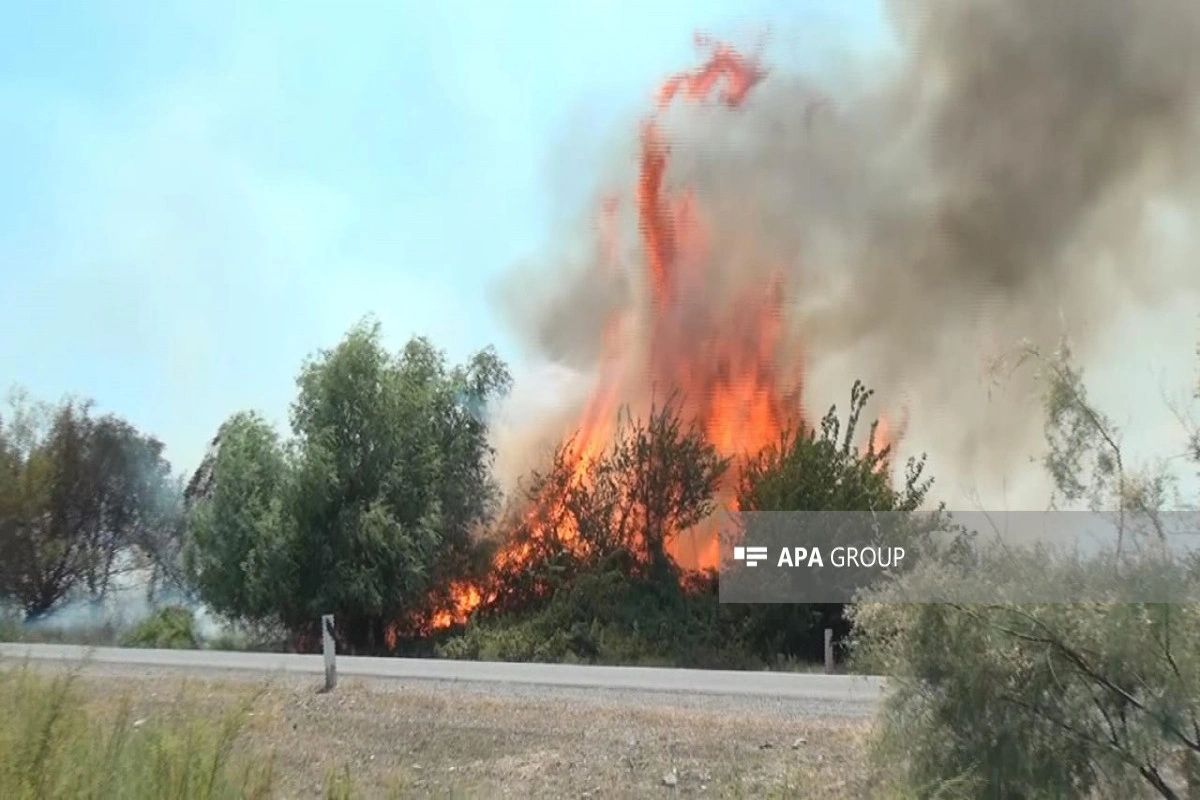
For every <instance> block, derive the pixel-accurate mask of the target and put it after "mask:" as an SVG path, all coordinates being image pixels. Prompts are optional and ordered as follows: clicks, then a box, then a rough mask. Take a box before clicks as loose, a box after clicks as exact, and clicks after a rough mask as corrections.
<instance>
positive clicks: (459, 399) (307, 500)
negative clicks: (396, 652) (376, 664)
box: [189, 323, 509, 652]
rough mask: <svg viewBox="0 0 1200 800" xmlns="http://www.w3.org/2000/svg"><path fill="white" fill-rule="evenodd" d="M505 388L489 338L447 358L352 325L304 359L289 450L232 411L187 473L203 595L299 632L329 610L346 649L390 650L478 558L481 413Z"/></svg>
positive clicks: (486, 491) (491, 490)
mask: <svg viewBox="0 0 1200 800" xmlns="http://www.w3.org/2000/svg"><path fill="white" fill-rule="evenodd" d="M508 385H509V375H508V371H507V369H506V367H505V365H504V364H503V363H502V362H501V361H500V359H499V358H498V357H497V356H496V354H495V353H494V352H493V351H491V350H490V349H489V350H484V351H482V352H480V353H477V354H475V355H474V356H473V357H472V358H470V359H469V360H468V362H467V363H466V364H463V365H458V366H449V365H448V364H447V363H446V359H445V355H444V354H443V353H442V352H440V351H438V350H437V349H435V348H434V347H433V346H432V345H431V344H430V343H429V342H428V341H427V340H425V339H423V338H414V339H412V340H410V341H409V342H408V343H407V344H406V345H405V347H404V348H403V349H402V350H401V352H400V353H398V354H392V353H389V352H388V351H387V350H386V349H385V348H384V346H383V344H382V341H381V332H380V327H379V325H378V324H368V323H363V324H360V325H358V326H356V327H355V328H353V329H352V330H351V331H350V332H349V333H348V334H347V335H346V337H345V338H344V339H343V340H342V342H340V343H339V344H338V345H337V346H336V347H335V348H333V349H331V350H327V351H323V352H321V353H319V354H317V356H315V357H314V358H312V359H310V360H309V361H308V362H307V363H306V364H305V365H304V366H303V368H302V369H301V371H300V374H299V377H298V378H297V386H298V394H297V397H296V400H295V402H294V403H293V406H292V413H291V423H292V433H293V438H292V440H291V441H290V442H289V443H288V444H287V445H286V447H281V446H280V445H279V444H278V442H277V441H276V439H275V438H274V436H273V434H271V433H270V431H269V430H268V429H267V428H266V426H265V425H264V424H263V423H262V422H261V420H257V419H254V418H240V421H239V420H236V419H235V420H234V421H231V423H229V424H228V425H227V429H225V430H223V431H222V433H221V435H219V436H218V446H217V447H216V455H215V456H214V457H213V458H212V459H210V460H209V461H208V462H207V463H206V464H205V465H203V466H202V470H201V472H200V473H198V474H197V476H196V477H195V478H193V481H192V490H191V496H192V497H193V498H194V499H193V506H194V509H193V512H192V518H193V523H192V527H193V530H194V533H193V537H192V546H191V554H190V556H189V559H190V563H192V564H193V565H194V568H195V570H196V572H197V575H198V576H199V577H198V584H199V586H200V588H201V595H202V597H203V598H204V599H205V600H206V601H209V602H212V603H213V605H214V606H215V607H219V608H221V609H223V610H224V611H226V613H230V614H232V615H235V616H242V617H246V618H254V617H259V618H261V617H263V616H264V615H267V614H268V613H269V614H270V615H272V616H274V617H276V618H277V619H279V620H280V621H281V622H282V623H283V624H284V625H285V626H286V627H288V629H289V630H291V631H292V632H293V633H294V634H303V633H304V632H306V631H311V630H312V629H313V626H314V624H315V621H316V620H317V619H318V618H319V616H320V615H321V614H326V613H333V614H334V615H335V616H336V617H337V618H338V629H339V631H340V633H341V635H342V636H343V637H344V639H345V644H346V646H347V647H349V648H350V649H352V650H354V651H363V652H365V651H378V650H382V649H384V648H385V647H386V646H388V643H389V640H390V638H391V636H390V634H391V632H393V631H394V628H393V625H395V624H397V623H399V624H400V625H401V627H403V624H404V623H405V622H406V621H410V620H412V619H414V618H415V617H419V616H420V615H422V614H425V613H427V612H428V611H429V605H430V603H431V601H432V600H436V598H431V593H433V592H434V590H435V587H444V586H445V585H447V584H448V583H449V581H450V579H451V578H453V577H457V576H459V575H461V574H463V573H464V572H466V571H467V570H469V568H470V567H471V566H472V564H473V553H474V547H473V538H472V533H473V531H474V529H475V528H476V527H478V526H479V525H481V524H483V523H485V522H487V521H488V520H489V519H490V518H491V516H492V515H493V514H494V512H495V509H496V505H497V503H498V490H497V487H496V486H495V484H494V483H493V481H492V478H491V472H490V466H491V459H492V456H493V452H492V449H491V447H490V445H489V443H488V436H487V433H488V429H487V422H486V411H487V406H488V404H489V403H490V402H491V401H492V400H493V399H494V398H495V397H497V396H498V395H499V394H501V393H502V392H504V391H506V390H507V388H508ZM285 451H286V452H285ZM205 575H207V576H209V577H208V578H205V577H204V576H205Z"/></svg>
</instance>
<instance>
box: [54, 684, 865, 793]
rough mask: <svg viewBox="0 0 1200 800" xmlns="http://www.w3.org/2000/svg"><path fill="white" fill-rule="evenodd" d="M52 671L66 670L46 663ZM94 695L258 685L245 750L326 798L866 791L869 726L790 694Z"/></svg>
mask: <svg viewBox="0 0 1200 800" xmlns="http://www.w3.org/2000/svg"><path fill="white" fill-rule="evenodd" d="M45 669H54V668H53V667H45ZM80 685H81V686H83V687H85V688H86V690H87V691H88V693H89V695H90V697H91V698H92V702H94V703H96V704H97V706H99V707H105V706H109V705H115V704H116V703H117V702H119V701H120V700H121V698H122V697H125V696H128V697H131V698H132V700H133V703H134V709H135V713H136V714H137V715H138V717H139V718H143V719H146V720H150V719H152V718H153V717H154V716H155V715H159V714H166V713H169V712H170V710H171V709H172V708H173V707H175V704H176V703H177V702H178V699H179V698H180V696H181V693H182V696H185V697H186V698H188V702H189V703H190V704H194V706H193V707H195V708H196V709H197V710H198V711H200V713H205V714H209V713H211V714H214V715H217V714H220V713H222V711H223V710H226V709H233V708H235V707H236V706H237V704H238V703H239V702H242V701H244V700H245V699H246V698H247V697H248V696H249V695H252V694H253V693H255V692H257V691H261V692H262V693H261V695H259V696H258V697H257V698H256V700H255V702H254V705H253V709H252V712H251V713H252V714H253V716H251V717H250V718H249V726H248V728H247V730H246V733H245V738H244V739H243V740H242V742H243V747H244V748H245V749H244V750H243V753H242V755H243V756H249V757H253V758H266V757H268V756H269V757H270V758H272V759H273V763H274V773H275V775H276V777H277V779H276V790H277V796H279V797H283V798H310V797H321V796H323V792H324V790H325V787H326V785H327V780H328V778H329V775H330V774H331V773H334V772H338V771H340V772H341V774H343V775H348V776H349V777H350V778H351V780H352V782H353V785H354V788H355V790H356V791H355V796H358V797H371V798H374V797H455V798H493V797H523V798H552V797H553V798H557V797H574V798H646V797H676V796H687V797H744V798H764V797H765V798H770V797H779V798H782V797H797V798H859V797H865V796H867V795H868V794H869V792H868V787H867V781H866V772H867V770H866V766H865V763H864V759H863V756H864V748H865V739H866V737H867V734H868V733H869V727H870V723H869V722H868V721H865V720H862V719H853V718H828V717H826V718H822V717H819V716H811V715H808V714H804V713H797V712H796V710H795V709H792V708H789V707H787V706H786V704H784V703H772V702H771V701H770V700H769V699H767V700H766V701H765V702H764V701H762V700H759V701H757V702H748V701H742V700H739V699H738V698H722V699H720V701H719V702H713V701H712V699H707V700H706V699H701V698H695V697H691V698H689V697H688V696H686V695H675V696H673V697H669V696H656V697H655V698H651V699H646V698H632V699H631V698H628V697H618V696H616V695H615V694H614V695H612V696H603V695H597V693H595V692H590V693H589V692H585V691H582V690H553V691H552V690H545V691H540V690H538V689H537V688H536V687H534V688H532V689H531V690H528V691H524V692H506V691H504V690H503V689H500V688H499V687H481V686H478V685H469V684H462V685H460V684H429V683H416V682H414V683H399V682H392V681H363V680H354V679H343V681H342V682H341V684H340V685H339V686H338V688H337V690H336V691H335V692H333V693H331V694H322V693H319V692H318V691H317V687H316V686H315V685H314V683H313V681H312V679H308V678H297V677H287V676H274V677H270V678H264V677H262V676H261V675H260V676H251V675H232V674H221V675H207V674H205V675H203V676H202V677H199V678H197V677H194V676H191V675H187V676H185V675H182V674H180V673H171V672H169V671H159V672H152V671H139V672H138V673H137V674H130V673H128V672H127V671H126V672H120V671H115V670H113V669H112V668H109V669H107V670H106V669H102V668H100V667H91V668H89V669H87V670H85V671H84V672H83V674H82V676H81V678H80Z"/></svg>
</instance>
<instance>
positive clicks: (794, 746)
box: [792, 736, 808, 750]
mask: <svg viewBox="0 0 1200 800" xmlns="http://www.w3.org/2000/svg"><path fill="white" fill-rule="evenodd" d="M804 744H808V739H805V738H804V737H803V736H801V737H800V738H799V739H797V740H796V741H794V742H792V749H793V750H799V749H800V746H801V745H804Z"/></svg>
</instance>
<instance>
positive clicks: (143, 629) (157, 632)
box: [121, 606, 199, 650]
mask: <svg viewBox="0 0 1200 800" xmlns="http://www.w3.org/2000/svg"><path fill="white" fill-rule="evenodd" d="M121 646H122V647H152V648H159V649H165V650H191V649H196V648H197V647H199V639H198V637H197V636H196V617H195V615H194V614H193V613H192V612H191V610H190V609H188V608H184V607H183V606H168V607H166V608H161V609H159V610H158V611H155V612H154V613H153V614H151V615H150V616H149V617H147V618H146V619H144V620H142V622H140V623H139V624H138V625H137V626H136V627H134V629H133V630H131V631H130V632H129V633H127V634H126V635H125V636H124V637H123V638H122V639H121Z"/></svg>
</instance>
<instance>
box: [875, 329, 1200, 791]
mask: <svg viewBox="0 0 1200 800" xmlns="http://www.w3.org/2000/svg"><path fill="white" fill-rule="evenodd" d="M1020 355H1021V358H1020V362H1021V363H1032V364H1034V365H1035V366H1036V367H1037V368H1038V369H1039V372H1040V375H1041V378H1042V379H1043V381H1044V384H1043V385H1044V387H1045V396H1044V401H1045V406H1046V412H1047V413H1046V441H1047V448H1046V455H1045V458H1044V461H1043V464H1044V466H1045V468H1046V470H1047V472H1048V474H1049V475H1050V477H1051V478H1052V480H1053V482H1054V487H1055V493H1056V496H1057V498H1058V499H1059V501H1060V502H1068V503H1069V502H1075V503H1076V504H1081V505H1085V506H1087V507H1089V508H1091V509H1095V510H1101V511H1103V512H1105V513H1106V514H1107V515H1110V516H1111V517H1112V518H1113V521H1114V522H1115V523H1116V526H1117V533H1118V537H1117V542H1116V544H1115V547H1114V549H1113V550H1112V551H1111V552H1105V551H1101V552H1100V553H1098V554H1094V555H1086V556H1084V555H1080V556H1079V557H1077V558H1076V559H1075V560H1073V561H1064V560H1063V559H1061V558H1058V559H1047V558H1045V556H1044V554H1043V553H1039V552H1037V551H1033V550H1025V549H1022V548H1019V547H1016V546H1014V545H1012V544H1011V543H1002V544H999V545H995V546H993V547H992V548H991V550H983V549H982V548H980V549H977V550H976V551H975V552H974V554H973V556H974V559H975V560H974V561H973V563H970V565H969V566H970V569H969V570H966V571H964V570H958V569H950V568H948V565H945V564H931V565H930V567H929V568H927V569H925V568H923V569H920V570H915V571H914V572H912V573H909V574H907V575H905V576H903V577H902V578H901V579H900V580H899V581H897V583H896V584H895V585H892V586H883V587H879V588H878V590H877V591H876V592H875V593H873V594H872V595H869V596H867V597H864V598H863V599H864V601H865V602H863V603H861V604H859V605H858V606H856V607H855V609H854V610H853V612H852V617H853V622H854V625H855V636H856V639H857V642H856V649H857V650H858V652H859V655H860V657H861V658H863V659H864V665H867V666H869V667H870V668H871V669H872V670H873V671H879V672H882V673H884V674H887V675H889V676H890V679H891V680H890V686H891V691H890V693H889V697H888V699H887V702H886V706H885V709H884V713H883V715H882V717H881V720H880V726H879V732H880V737H879V741H878V742H877V745H878V750H877V753H878V755H879V756H881V766H882V768H883V769H885V770H887V771H888V772H890V773H891V774H892V775H895V776H899V777H900V779H901V780H902V781H903V783H904V784H905V786H904V788H905V789H906V790H907V791H909V792H914V791H915V792H916V793H917V794H919V795H922V796H924V795H926V794H933V793H934V790H935V789H936V788H937V787H939V786H942V787H944V786H949V785H953V786H954V787H955V793H954V796H964V797H988V798H1014V800H1015V798H1027V797H1093V796H1094V797H1113V798H1118V797H1120V798H1124V797H1137V796H1146V795H1147V794H1150V795H1153V796H1159V797H1164V798H1183V797H1197V796H1200V657H1198V656H1197V654H1198V653H1200V614H1197V608H1200V605H1198V604H1197V603H1196V600H1197V599H1200V559H1197V557H1196V556H1195V553H1194V552H1192V553H1179V552H1174V553H1172V552H1171V551H1170V550H1168V549H1165V548H1160V547H1159V546H1158V545H1159V543H1160V541H1161V540H1162V539H1163V538H1165V535H1164V528H1163V520H1164V517H1165V515H1164V513H1163V512H1164V511H1168V510H1171V508H1172V505H1173V503H1174V502H1175V499H1176V493H1175V491H1174V489H1175V488H1176V487H1175V484H1174V481H1173V476H1172V475H1171V474H1170V473H1169V472H1167V471H1166V470H1165V468H1164V466H1163V463H1165V462H1163V463H1160V464H1158V465H1155V466H1153V467H1152V468H1150V469H1149V470H1147V471H1139V470H1137V469H1136V468H1135V465H1133V464H1131V463H1130V461H1129V459H1128V458H1127V457H1125V455H1124V454H1123V453H1122V447H1121V439H1120V436H1119V433H1118V431H1117V430H1116V429H1115V427H1114V426H1113V425H1112V424H1111V422H1110V421H1109V419H1108V418H1107V417H1106V416H1105V415H1104V414H1103V413H1102V412H1100V411H1099V410H1098V409H1096V408H1095V407H1094V405H1093V404H1092V403H1091V401H1090V400H1089V398H1088V395H1087V392H1086V383H1085V381H1084V380H1083V373H1082V371H1081V370H1080V368H1079V367H1078V366H1077V365H1076V364H1074V363H1073V361H1072V359H1071V356H1070V350H1069V348H1067V347H1064V348H1062V349H1060V350H1059V351H1058V352H1055V353H1053V354H1049V355H1043V354H1042V353H1041V352H1039V351H1037V350H1035V349H1033V348H1023V350H1022V352H1021V354H1020ZM1193 430H1194V428H1193ZM1145 556H1153V557H1151V558H1146V557H1145ZM985 575H986V576H987V578H988V580H989V582H990V583H994V584H996V588H999V589H1001V590H1002V591H1004V592H1005V593H1006V596H1009V597H1030V596H1031V592H1030V591H1029V589H1030V587H1037V586H1043V587H1046V586H1049V587H1061V586H1072V587H1077V590H1079V591H1085V592H1088V591H1090V593H1091V596H1093V597H1114V596H1115V597H1120V596H1121V595H1120V594H1113V593H1114V592H1133V591H1137V590H1138V589H1139V588H1140V589H1143V590H1144V587H1147V586H1153V587H1159V588H1163V587H1174V589H1175V590H1176V591H1175V596H1176V597H1182V598H1185V599H1189V600H1190V602H1182V601H1181V602H1178V603H1173V604H1166V603H1146V602H1103V603H1100V602H1089V603H1055V604H1050V603H1034V602H1028V603H1021V604H1014V603H1007V604H1001V603H987V604H985V603H973V604H966V603H940V604H915V603H911V602H904V599H905V598H906V597H909V598H910V597H912V596H918V595H920V594H923V595H924V596H931V593H932V592H934V591H940V590H942V589H945V588H947V587H954V586H960V587H961V586H962V585H964V583H965V584H966V585H972V584H976V583H979V582H981V578H982V576H985ZM947 596H953V595H951V594H950V593H949V592H947ZM1126 596H1127V597H1129V596H1130V595H1126ZM898 601H899V602H898Z"/></svg>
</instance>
